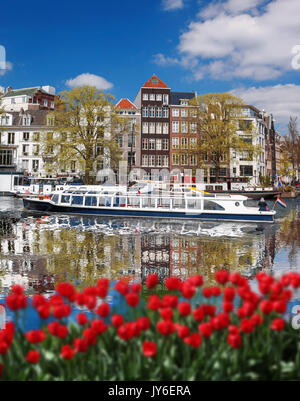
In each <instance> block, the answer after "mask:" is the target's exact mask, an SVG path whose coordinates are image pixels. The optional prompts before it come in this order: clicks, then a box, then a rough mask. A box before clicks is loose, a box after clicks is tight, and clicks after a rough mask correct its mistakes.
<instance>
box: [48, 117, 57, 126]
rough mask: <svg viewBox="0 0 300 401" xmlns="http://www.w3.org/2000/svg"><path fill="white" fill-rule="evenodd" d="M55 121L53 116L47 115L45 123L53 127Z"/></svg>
mask: <svg viewBox="0 0 300 401" xmlns="http://www.w3.org/2000/svg"><path fill="white" fill-rule="evenodd" d="M54 123H55V118H54V117H53V116H48V117H47V125H48V126H51V127H53V126H54Z"/></svg>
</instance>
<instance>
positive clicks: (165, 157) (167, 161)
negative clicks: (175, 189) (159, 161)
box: [163, 156, 169, 167]
mask: <svg viewBox="0 0 300 401" xmlns="http://www.w3.org/2000/svg"><path fill="white" fill-rule="evenodd" d="M163 167H169V156H163Z"/></svg>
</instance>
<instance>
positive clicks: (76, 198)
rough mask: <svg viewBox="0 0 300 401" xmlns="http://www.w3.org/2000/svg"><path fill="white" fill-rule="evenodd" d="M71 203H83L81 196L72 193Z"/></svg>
mask: <svg viewBox="0 0 300 401" xmlns="http://www.w3.org/2000/svg"><path fill="white" fill-rule="evenodd" d="M71 204H72V205H82V204H83V196H78V195H73V196H72V202H71Z"/></svg>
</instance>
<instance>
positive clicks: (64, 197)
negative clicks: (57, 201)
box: [61, 195, 70, 203]
mask: <svg viewBox="0 0 300 401" xmlns="http://www.w3.org/2000/svg"><path fill="white" fill-rule="evenodd" d="M61 203H70V195H62V196H61Z"/></svg>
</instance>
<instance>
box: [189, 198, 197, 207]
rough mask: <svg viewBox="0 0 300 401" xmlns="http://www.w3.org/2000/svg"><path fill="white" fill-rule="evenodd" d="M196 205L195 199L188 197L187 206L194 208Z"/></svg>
mask: <svg viewBox="0 0 300 401" xmlns="http://www.w3.org/2000/svg"><path fill="white" fill-rule="evenodd" d="M195 207H196V199H188V201H187V208H188V209H194V208H195Z"/></svg>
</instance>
